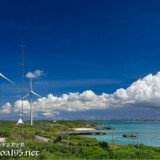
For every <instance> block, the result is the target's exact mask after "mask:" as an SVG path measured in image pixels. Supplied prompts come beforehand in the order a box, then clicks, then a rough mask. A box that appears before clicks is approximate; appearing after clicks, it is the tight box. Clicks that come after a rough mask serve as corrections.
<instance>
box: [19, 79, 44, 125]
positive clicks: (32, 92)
mask: <svg viewBox="0 0 160 160" xmlns="http://www.w3.org/2000/svg"><path fill="white" fill-rule="evenodd" d="M33 94H34V95H36V96H37V97H41V96H40V95H38V94H37V93H35V92H34V91H33V90H32V78H30V92H29V93H28V94H27V95H26V96H24V97H23V98H22V99H24V98H26V97H28V96H31V108H30V121H31V126H32V125H33V104H32V95H33Z"/></svg>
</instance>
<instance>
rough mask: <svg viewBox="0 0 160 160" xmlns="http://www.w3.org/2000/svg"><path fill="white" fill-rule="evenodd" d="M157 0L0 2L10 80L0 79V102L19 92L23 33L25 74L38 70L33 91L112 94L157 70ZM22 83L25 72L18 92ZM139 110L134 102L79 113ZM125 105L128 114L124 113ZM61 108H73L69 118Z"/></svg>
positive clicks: (4, 66)
mask: <svg viewBox="0 0 160 160" xmlns="http://www.w3.org/2000/svg"><path fill="white" fill-rule="evenodd" d="M159 5H160V2H159V1H158V0H155V1H151V0H146V1H144V0H143V1H142V0H139V1H135V0H134V1H128V0H122V1H118V0H113V1H108V0H100V1H98V0H92V1H89V0H85V1H84V0H81V1H79V0H76V1H73V0H68V1H64V0H61V1H49V0H47V1H19V0H17V1H11V0H10V1H9V0H7V1H3V2H1V5H0V21H1V23H0V35H1V36H0V53H1V59H0V63H1V65H0V72H1V73H3V74H4V75H5V76H7V77H9V78H10V79H11V80H13V81H14V82H15V83H16V86H12V85H10V84H9V83H7V81H5V80H4V79H0V83H1V84H0V99H1V101H0V105H1V106H3V105H4V104H5V103H6V102H10V103H14V102H15V101H16V100H17V99H19V98H20V97H21V48H20V45H21V42H22V38H23V41H24V44H25V48H24V63H25V66H24V68H25V74H26V73H27V72H29V71H31V72H33V71H34V70H36V69H40V70H43V71H44V75H43V76H42V77H40V78H37V79H34V81H33V87H34V89H35V91H36V92H37V93H39V94H40V95H42V96H46V95H47V94H49V93H52V94H53V95H55V96H61V95H62V94H64V93H65V94H68V93H69V92H80V93H82V92H84V91H86V90H92V91H93V92H94V93H95V94H97V95H101V94H102V93H103V92H104V93H108V94H111V93H114V92H115V91H116V90H117V89H119V88H127V87H129V86H130V85H131V84H132V82H135V81H137V79H139V78H143V77H145V76H146V75H148V74H150V73H152V74H156V73H157V72H158V71H159V68H160V63H159V59H160V54H159V53H160V36H159V35H160V30H159V28H160V21H159V17H160V10H159V7H158V6H159ZM28 89H29V80H28V79H27V78H25V93H27V91H28ZM144 110H145V109H144V108H139V107H138V106H137V108H136V109H135V108H132V107H131V108H130V109H126V108H122V109H120V115H117V116H115V114H114V110H112V109H111V110H110V111H108V110H105V113H106V114H104V111H101V110H100V111H98V112H97V111H94V110H93V111H86V112H85V113H86V114H87V116H88V117H89V116H94V117H97V118H99V117H100V118H101V117H102V119H105V118H106V117H108V113H110V115H109V117H110V119H112V118H121V117H123V115H124V112H125V115H126V114H128V115H129V118H134V116H135V114H136V113H138V112H139V111H140V112H141V111H144ZM132 111H133V112H134V113H135V114H134V115H130V112H132ZM126 112H127V113H126ZM149 112H150V114H149V115H148V112H147V111H144V116H143V118H148V117H150V118H154V117H155V114H154V113H155V112H157V110H156V111H155V109H151V110H150V111H149ZM78 113H79V112H78ZM102 113H103V114H102ZM68 114H69V115H70V114H71V115H73V114H74V113H72V112H71V113H68V112H64V113H63V114H62V115H63V117H65V118H69V117H70V116H69V115H68ZM79 115H80V114H79ZM82 115H83V114H82ZM101 115H103V116H101ZM61 117H62V116H61ZM71 117H72V116H71ZM157 117H158V115H157ZM80 118H82V119H83V116H81V117H80V116H79V117H78V119H80ZM137 118H141V115H139V116H138V117H137ZM106 119H107V118H106Z"/></svg>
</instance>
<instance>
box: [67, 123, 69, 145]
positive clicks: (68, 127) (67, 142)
mask: <svg viewBox="0 0 160 160" xmlns="http://www.w3.org/2000/svg"><path fill="white" fill-rule="evenodd" d="M67 146H69V122H68V123H67Z"/></svg>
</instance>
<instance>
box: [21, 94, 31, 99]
mask: <svg viewBox="0 0 160 160" xmlns="http://www.w3.org/2000/svg"><path fill="white" fill-rule="evenodd" d="M29 95H30V93H28V94H27V95H25V96H24V97H23V98H21V99H20V100H22V99H24V98H26V97H28V96H29Z"/></svg>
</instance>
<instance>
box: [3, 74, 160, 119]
mask: <svg viewBox="0 0 160 160" xmlns="http://www.w3.org/2000/svg"><path fill="white" fill-rule="evenodd" d="M21 103H22V102H21V101H16V102H15V104H14V107H12V108H13V110H12V112H21V106H22V105H21ZM7 104H8V103H6V106H7ZM124 106H135V107H136V106H142V107H160V72H158V73H157V74H156V75H152V74H149V75H147V76H146V77H144V78H142V79H138V80H137V81H136V82H134V83H132V84H131V85H130V86H129V87H128V88H126V89H124V88H120V89H117V90H116V91H115V92H114V93H113V94H106V93H102V94H101V95H97V94H95V93H94V92H93V91H91V90H87V91H84V92H82V93H79V92H77V93H68V94H63V95H61V96H59V97H58V96H54V95H53V94H48V96H47V97H42V98H38V99H37V100H36V101H34V102H33V108H34V109H36V110H37V111H44V113H43V115H44V116H47V117H52V116H53V115H55V114H59V112H60V111H68V112H74V111H85V110H100V109H101V110H102V109H110V108H115V107H124ZM5 108H7V107H2V110H4V109H5ZM7 109H8V110H9V109H10V110H11V107H8V108H7ZM7 109H6V110H7ZM24 109H26V110H29V109H30V102H29V101H27V100H26V101H24Z"/></svg>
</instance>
